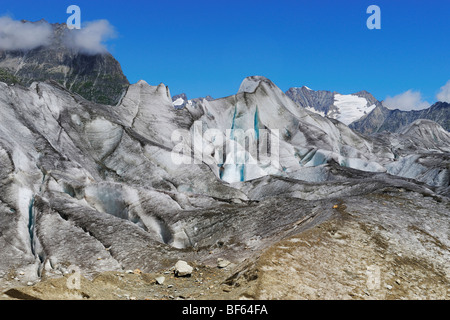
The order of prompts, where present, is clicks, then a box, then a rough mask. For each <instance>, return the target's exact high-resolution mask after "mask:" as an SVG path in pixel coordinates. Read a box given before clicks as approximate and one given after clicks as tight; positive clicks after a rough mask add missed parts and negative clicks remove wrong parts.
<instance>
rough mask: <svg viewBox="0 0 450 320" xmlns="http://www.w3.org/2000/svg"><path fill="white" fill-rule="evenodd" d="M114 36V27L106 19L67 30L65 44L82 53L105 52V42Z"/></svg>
mask: <svg viewBox="0 0 450 320" xmlns="http://www.w3.org/2000/svg"><path fill="white" fill-rule="evenodd" d="M115 36H116V31H115V29H114V27H113V26H112V25H111V24H110V23H109V22H108V21H107V20H98V21H93V22H89V23H86V24H85V25H84V26H83V27H82V28H81V29H79V30H77V29H73V30H69V29H68V30H67V33H66V39H65V44H66V45H67V46H68V47H70V48H72V49H74V50H78V51H80V52H81V53H84V54H92V55H94V54H100V53H105V52H107V49H106V46H105V44H104V43H105V42H106V41H107V40H109V39H112V38H114V37H115Z"/></svg>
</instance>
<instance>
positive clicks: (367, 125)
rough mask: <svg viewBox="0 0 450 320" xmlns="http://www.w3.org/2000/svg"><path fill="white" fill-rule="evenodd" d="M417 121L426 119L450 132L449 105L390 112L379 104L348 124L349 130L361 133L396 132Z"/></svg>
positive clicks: (443, 104) (441, 103) (444, 103)
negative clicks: (365, 114)
mask: <svg viewBox="0 0 450 320" xmlns="http://www.w3.org/2000/svg"><path fill="white" fill-rule="evenodd" d="M418 119H428V120H432V121H434V122H437V123H439V124H440V125H441V126H442V127H443V128H444V129H445V130H447V131H449V130H450V104H449V103H446V102H436V103H435V104H434V105H432V106H431V107H430V108H428V109H424V110H417V111H415V110H413V111H400V110H398V109H397V110H390V109H387V108H386V107H384V106H383V105H381V104H379V105H377V107H376V108H375V109H374V110H373V111H372V112H371V113H369V114H368V115H367V116H365V117H363V118H361V119H360V120H358V121H355V122H353V123H352V124H350V128H352V129H355V130H357V131H359V132H361V133H365V134H371V133H376V132H383V131H389V132H398V131H399V130H401V128H403V127H404V126H407V125H409V124H411V123H413V122H414V121H416V120H418Z"/></svg>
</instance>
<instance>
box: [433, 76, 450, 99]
mask: <svg viewBox="0 0 450 320" xmlns="http://www.w3.org/2000/svg"><path fill="white" fill-rule="evenodd" d="M436 98H437V99H438V101H442V102H448V103H450V80H448V81H447V83H446V84H445V85H444V86H443V87H441V90H440V91H439V93H438V94H437V95H436Z"/></svg>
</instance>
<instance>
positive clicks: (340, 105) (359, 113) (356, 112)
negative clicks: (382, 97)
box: [332, 94, 376, 125]
mask: <svg viewBox="0 0 450 320" xmlns="http://www.w3.org/2000/svg"><path fill="white" fill-rule="evenodd" d="M334 101H335V102H334V105H335V106H336V107H337V112H336V113H335V114H333V116H332V118H334V119H336V120H339V121H340V122H342V123H343V124H345V125H349V124H350V123H352V122H354V121H356V120H358V119H360V118H362V117H363V116H364V115H366V114H369V113H370V112H371V111H372V110H373V109H375V107H376V105H374V104H373V105H369V106H368V102H367V100H366V99H365V98H361V97H358V96H355V95H351V94H350V95H342V94H335V95H334Z"/></svg>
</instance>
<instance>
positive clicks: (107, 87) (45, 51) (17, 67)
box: [0, 24, 129, 105]
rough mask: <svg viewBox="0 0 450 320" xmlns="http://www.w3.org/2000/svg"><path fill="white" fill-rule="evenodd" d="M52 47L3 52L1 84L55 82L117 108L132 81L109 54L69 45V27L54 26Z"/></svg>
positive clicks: (50, 44) (87, 97)
mask: <svg viewBox="0 0 450 320" xmlns="http://www.w3.org/2000/svg"><path fill="white" fill-rule="evenodd" d="M51 27H52V30H53V34H52V37H51V41H50V43H49V44H48V45H43V46H40V47H38V48H35V49H31V50H17V51H0V81H2V82H6V83H9V84H11V83H19V84H22V85H24V86H29V85H30V84H31V83H33V82H35V81H46V80H54V81H56V82H58V83H60V84H61V85H63V86H64V87H65V88H67V89H69V90H70V91H72V92H74V93H78V94H80V95H81V96H82V97H84V98H86V99H87V100H90V101H93V102H97V103H102V104H112V105H115V104H116V103H118V102H119V100H120V98H121V97H122V96H123V94H124V92H125V91H126V89H127V87H128V85H129V82H128V80H127V78H126V77H125V75H124V74H123V72H122V68H121V66H120V64H119V62H117V60H116V59H114V57H113V56H112V55H111V54H109V53H101V54H100V53H99V54H86V53H83V52H79V51H77V50H74V49H73V48H70V47H69V46H67V43H66V42H65V38H64V35H65V33H67V32H70V31H69V30H68V29H67V26H66V24H52V25H51Z"/></svg>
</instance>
